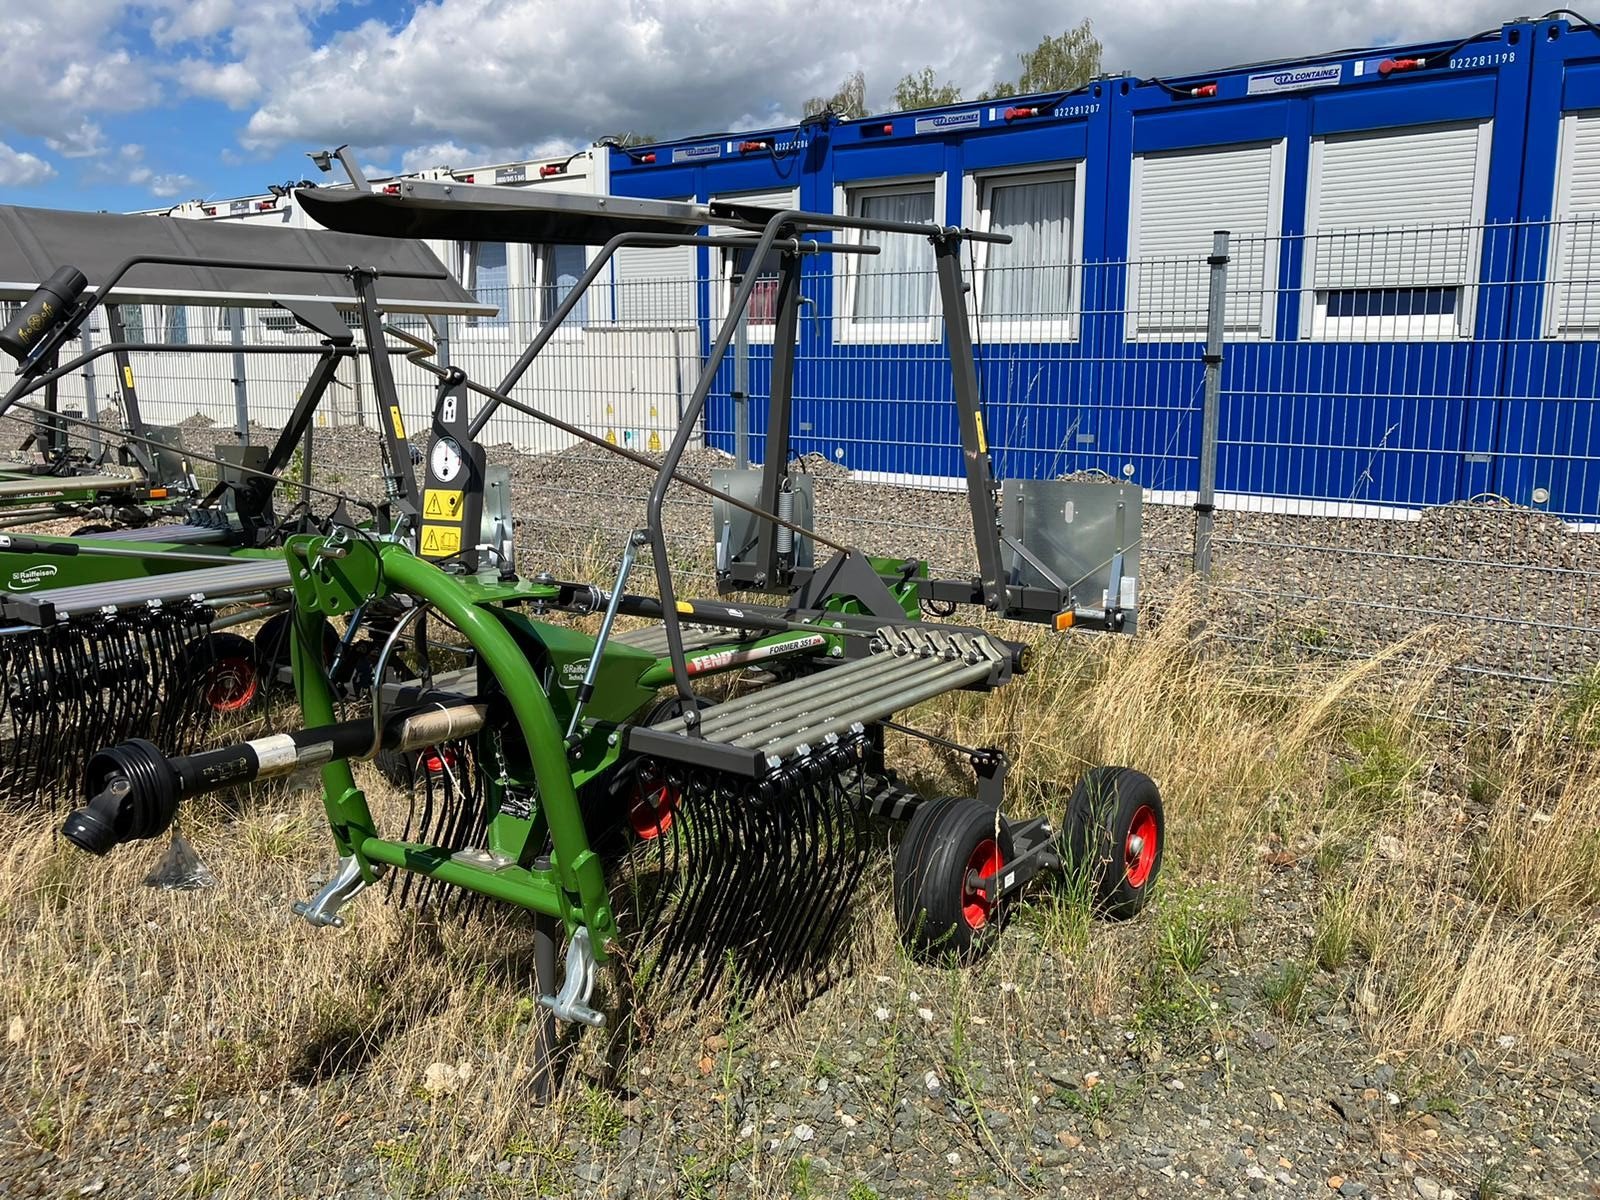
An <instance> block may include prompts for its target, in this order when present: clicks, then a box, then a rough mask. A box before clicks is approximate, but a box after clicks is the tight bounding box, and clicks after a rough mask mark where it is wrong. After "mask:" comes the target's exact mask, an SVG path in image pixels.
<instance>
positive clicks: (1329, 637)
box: [185, 423, 1600, 706]
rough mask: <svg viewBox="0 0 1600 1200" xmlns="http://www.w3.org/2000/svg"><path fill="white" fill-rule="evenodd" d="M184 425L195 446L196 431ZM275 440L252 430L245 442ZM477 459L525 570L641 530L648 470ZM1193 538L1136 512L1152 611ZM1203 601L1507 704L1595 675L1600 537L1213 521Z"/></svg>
mask: <svg viewBox="0 0 1600 1200" xmlns="http://www.w3.org/2000/svg"><path fill="white" fill-rule="evenodd" d="M185 428H186V430H188V432H189V433H190V436H191V438H192V439H197V440H198V439H201V437H202V434H201V431H200V429H199V428H197V427H191V423H186V425H185ZM218 432H219V433H222V434H223V436H224V437H225V436H226V430H218ZM272 436H273V431H271V430H267V429H264V428H253V429H252V438H253V439H259V440H263V441H265V440H268V439H270V438H271V437H272ZM193 445H195V441H191V446H193ZM315 445H316V450H315V454H314V459H315V482H317V483H318V484H319V485H321V486H324V487H329V488H333V489H335V490H339V491H342V492H346V493H348V494H350V495H353V496H357V497H359V498H363V499H368V500H370V499H374V498H376V497H378V496H379V495H380V494H381V467H380V463H381V457H380V443H379V439H378V437H377V436H376V434H375V433H374V432H373V431H371V430H368V429H362V428H354V427H342V428H321V429H318V430H317V431H316V434H315ZM417 445H418V448H419V449H420V448H421V439H418V440H417ZM488 454H489V461H490V462H491V463H494V464H503V465H506V466H508V467H510V469H511V475H512V499H513V506H514V511H515V513H516V516H517V518H518V522H519V527H518V535H519V538H518V540H519V550H520V552H521V553H522V554H523V555H524V556H525V557H524V559H523V561H524V562H525V563H535V562H538V561H540V560H541V559H543V560H545V561H550V560H551V559H552V558H555V559H559V560H562V561H566V562H570V561H571V560H572V559H573V558H574V557H577V558H579V559H582V558H584V557H591V558H593V559H595V560H596V561H597V562H598V563H612V562H614V561H615V559H616V555H617V548H618V547H620V545H621V542H622V540H623V538H624V537H625V536H626V534H627V532H628V531H629V530H630V529H632V528H634V527H635V526H636V525H637V524H639V523H640V521H641V520H642V517H643V513H644V506H645V500H646V497H647V495H648V493H649V489H650V486H651V483H652V482H653V477H652V475H651V474H650V473H649V472H648V471H645V470H643V469H641V468H639V467H637V466H635V465H633V464H630V463H627V462H625V461H623V460H621V459H619V458H617V457H616V456H614V455H610V454H608V453H607V452H605V451H603V450H601V449H599V448H597V447H593V446H586V445H579V446H575V447H573V448H571V449H569V450H566V451H563V452H560V453H556V454H548V455H539V456H534V455H528V454H522V453H519V452H517V451H516V450H514V449H513V448H512V447H510V446H506V445H502V446H493V447H490V448H489V450H488ZM731 465H732V464H731V460H730V459H729V458H728V456H726V455H724V454H721V453H719V452H717V451H714V450H709V449H705V448H691V450H690V451H689V453H688V454H687V455H686V456H685V458H684V460H683V467H682V469H683V473H684V474H686V475H688V476H691V477H693V478H695V479H699V480H709V478H710V474H711V472H712V471H713V470H714V469H717V468H719V467H726V466H731ZM799 469H801V470H804V471H806V472H808V473H809V474H811V475H812V477H813V479H814V481H815V483H814V487H815V494H816V506H817V529H818V532H819V533H821V534H823V535H824V536H827V537H830V538H833V539H835V540H837V541H841V542H846V543H851V544H856V545H860V546H862V547H864V548H866V549H868V550H870V551H872V552H873V553H877V554H889V555H902V556H905V557H919V558H922V557H925V558H927V559H929V560H930V561H931V562H932V563H933V564H934V566H935V568H936V569H938V570H939V571H942V572H946V573H949V574H951V575H954V576H958V577H960V576H966V575H970V574H971V573H973V572H974V571H975V570H976V561H975V557H974V554H973V551H972V540H971V523H970V517H969V515H968V510H967V503H966V498H965V496H964V494H962V493H960V492H949V491H942V490H934V489H926V488H913V487H903V486H893V485H888V484H881V483H868V482H862V481H859V480H855V479H852V478H851V477H850V474H849V472H848V471H846V470H844V469H843V468H840V467H839V466H837V465H836V464H833V463H830V462H828V461H827V460H826V459H825V458H822V457H820V456H811V457H809V458H807V459H805V460H803V461H802V462H801V463H800V464H799ZM709 504H710V502H709V500H708V499H707V498H705V497H704V496H702V495H700V494H698V493H696V492H694V491H692V490H690V489H688V488H685V487H683V486H681V485H679V486H676V487H675V488H674V489H673V491H672V493H670V495H669V499H668V515H667V529H668V535H669V538H670V540H671V541H672V542H673V544H674V545H675V546H678V547H681V548H682V551H683V554H684V562H685V563H689V564H694V565H697V566H698V567H700V569H704V566H705V564H706V563H707V562H708V561H709V547H710V544H711V520H710V511H709ZM1193 539H1194V515H1193V513H1191V512H1190V511H1188V510H1187V509H1184V508H1179V507H1173V506H1158V505H1151V506H1147V508H1146V510H1145V536H1144V542H1143V546H1142V562H1141V571H1142V574H1143V576H1144V578H1143V583H1142V592H1141V595H1142V603H1143V604H1144V606H1145V607H1146V608H1147V609H1148V610H1150V611H1152V612H1159V610H1160V608H1161V606H1162V604H1163V602H1164V601H1165V600H1166V599H1167V598H1168V597H1170V596H1171V595H1172V594H1173V592H1174V591H1175V590H1176V589H1178V588H1180V587H1183V586H1186V585H1187V584H1188V582H1189V580H1190V570H1191V563H1192V557H1193ZM1207 603H1208V619H1209V620H1210V621H1211V623H1212V626H1213V628H1217V629H1220V631H1222V632H1223V633H1224V634H1226V635H1228V636H1232V637H1235V638H1237V639H1238V640H1239V641H1240V642H1241V643H1245V644H1255V645H1266V646H1270V647H1271V648H1273V649H1274V650H1275V651H1278V652H1286V653H1290V654H1302V653H1318V654H1339V655H1350V656H1359V655H1362V654H1365V653H1370V652H1372V651H1373V650H1376V649H1379V648H1381V647H1385V646H1388V645H1391V644H1393V643H1394V642H1395V641H1397V640H1400V639H1403V638H1406V637H1410V636H1412V635H1414V634H1417V633H1418V632H1419V631H1420V630H1423V629H1424V628H1428V627H1437V628H1436V629H1434V632H1433V633H1431V634H1430V635H1428V636H1429V640H1430V642H1431V644H1433V645H1434V646H1436V647H1448V650H1449V653H1451V654H1452V655H1454V656H1456V657H1457V658H1458V659H1459V660H1460V665H1461V668H1462V670H1460V671H1457V672H1456V673H1455V675H1454V676H1453V679H1454V686H1455V688H1456V692H1457V693H1459V694H1457V695H1455V696H1453V698H1452V699H1451V700H1450V701H1449V703H1450V705H1452V706H1459V705H1460V704H1462V703H1465V702H1466V699H1467V693H1468V692H1475V691H1483V690H1484V689H1482V688H1481V686H1480V687H1477V688H1474V687H1472V686H1469V685H1471V684H1473V683H1474V682H1476V683H1478V684H1481V682H1482V681H1483V680H1484V679H1485V678H1488V679H1492V680H1495V683H1494V684H1493V686H1492V687H1491V688H1490V689H1488V691H1489V692H1491V693H1492V694H1493V697H1494V698H1495V699H1496V700H1497V701H1504V700H1506V699H1507V698H1508V697H1515V698H1517V700H1518V701H1519V702H1520V700H1522V699H1525V698H1527V697H1529V696H1532V695H1535V694H1538V692H1539V691H1540V689H1541V687H1542V686H1543V685H1546V684H1548V683H1549V682H1551V681H1570V680H1573V679H1575V678H1578V677H1580V676H1582V675H1584V674H1586V673H1588V672H1590V671H1592V670H1594V669H1595V668H1596V665H1597V664H1600V538H1596V537H1595V536H1593V535H1590V534H1586V533H1577V532H1574V531H1573V530H1572V529H1570V528H1569V527H1568V526H1566V525H1564V524H1563V523H1562V522H1561V521H1559V520H1557V519H1555V518H1553V517H1550V516H1547V515H1545V514H1541V513H1536V512H1532V511H1529V510H1526V509H1519V508H1515V507H1512V506H1509V505H1505V504H1499V503H1494V504H1472V505H1466V504H1463V505H1452V506H1448V507H1443V508H1436V509H1430V510H1427V511H1426V512H1424V513H1422V514H1421V516H1420V518H1419V519H1416V520H1398V521H1397V520H1371V519H1355V518H1340V517H1306V516H1295V515H1284V514H1273V513H1259V512H1232V511H1219V512H1218V513H1217V514H1216V524H1215V533H1214V540H1213V576H1212V587H1211V589H1210V591H1209V595H1208V600H1207ZM1463 689H1465V690H1464V691H1463Z"/></svg>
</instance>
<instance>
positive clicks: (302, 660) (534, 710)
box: [287, 538, 617, 961]
mask: <svg viewBox="0 0 1600 1200" xmlns="http://www.w3.org/2000/svg"><path fill="white" fill-rule="evenodd" d="M323 542H324V539H322V538H306V539H294V540H293V541H292V542H291V544H290V546H289V547H288V550H287V553H288V555H289V562H290V568H291V573H292V574H293V575H294V577H295V593H296V608H295V633H296V636H295V640H294V644H293V646H292V647H291V663H292V667H293V671H294V679H295V690H296V693H297V694H298V696H299V699H300V706H301V710H302V712H303V714H304V716H305V719H306V720H307V722H308V723H309V724H312V725H317V724H323V723H328V722H331V721H332V720H334V719H335V717H334V711H333V710H334V696H333V690H332V686H331V684H330V683H329V680H328V675H327V667H326V665H325V664H324V663H323V661H322V656H321V653H320V647H321V645H322V640H321V638H322V627H323V624H324V622H325V620H326V615H327V614H330V613H335V612H345V611H349V609H350V608H351V607H353V606H354V605H353V603H351V601H354V600H356V599H358V598H359V597H361V596H362V595H363V594H371V593H372V592H373V591H376V590H379V588H380V587H381V590H382V591H385V592H401V593H404V594H406V595H409V596H411V597H413V598H414V599H416V600H418V601H421V602H423V603H427V604H430V605H432V606H433V608H434V610H435V611H436V612H438V614H439V615H440V616H441V617H443V618H444V619H445V620H447V621H449V622H450V623H451V624H452V625H454V626H455V627H456V629H458V630H459V631H460V632H461V633H462V635H463V636H465V637H466V639H467V641H468V642H469V643H470V644H471V645H472V648H473V649H474V650H475V651H476V652H477V655H478V660H479V662H480V664H481V665H482V666H483V667H484V668H486V669H487V670H488V671H489V672H490V673H491V674H493V676H494V678H495V681H496V682H497V683H498V684H499V686H500V689H501V691H502V693H503V694H504V697H505V700H506V703H507V704H508V706H509V707H510V709H511V713H512V715H513V717H514V718H515V719H516V722H517V725H518V727H519V728H520V730H521V732H522V736H523V740H524V741H525V743H526V745H527V750H528V758H529V763H530V766H531V767H532V770H533V776H534V783H535V785H536V787H537V789H538V797H539V799H538V804H539V809H540V814H541V815H542V817H543V821H542V822H540V821H534V822H533V823H532V825H531V830H532V831H534V833H535V835H537V832H538V831H540V830H541V829H542V828H544V827H546V826H547V827H548V829H549V835H550V843H551V854H550V868H549V870H542V869H538V868H529V867H526V866H522V865H517V866H508V867H502V868H500V869H498V870H496V869H494V868H493V867H487V866H477V865H475V864H471V863H465V862H460V861H457V860H454V859H450V858H447V857H442V856H441V855H440V854H439V853H438V849H439V848H437V847H422V846H416V845H409V844H406V843H402V842H393V841H388V840H386V839H384V838H382V837H380V836H379V835H378V831H377V828H376V824H375V822H374V820H373V817H372V813H371V810H370V809H369V808H368V806H367V801H366V797H365V796H364V795H363V794H362V792H361V790H360V788H358V787H357V786H356V783H355V778H354V775H353V774H352V772H351V769H350V764H349V763H348V762H345V761H339V762H331V763H328V764H326V765H325V766H324V767H323V768H322V783H323V801H324V805H325V807H326V808H327V812H328V821H329V824H330V825H331V826H332V827H333V834H334V838H335V840H336V842H337V843H338V846H339V852H340V853H341V854H345V855H353V856H354V857H355V859H356V861H357V862H358V863H359V864H360V867H361V871H362V875H363V877H364V878H366V879H368V880H369V881H370V880H371V879H373V878H376V874H377V872H376V871H375V870H374V864H388V865H392V866H397V867H402V868H404V869H407V870H412V871H416V872H417V873H419V874H423V875H427V876H431V877H433V878H437V879H440V880H442V881H444V882H448V883H452V884H456V885H458V886H460V887H464V888H468V889H469V890H471V891H475V892H479V893H481V894H483V895H486V896H492V897H494V898H496V899H501V900H507V901H510V902H512V903H515V904H519V905H521V906H523V907H525V908H530V909H533V910H535V911H537V912H542V913H547V914H549V915H551V916H557V917H560V918H561V919H562V920H563V921H564V922H565V923H566V925H567V928H568V931H569V932H571V931H572V930H574V929H576V928H577V927H578V926H579V925H584V926H586V927H587V928H588V930H589V937H590V943H591V945H592V946H593V948H594V951H595V957H596V958H597V959H599V960H601V961H603V960H604V959H605V958H606V957H607V951H608V948H609V947H610V944H611V943H612V941H613V940H614V939H615V937H616V934H617V928H616V920H615V917H614V914H613V913H612V909H611V901H610V894H609V892H608V890H607V887H606V879H605V868H604V864H603V863H602V862H601V860H600V858H599V856H598V855H596V854H595V853H594V851H593V849H592V848H591V847H590V845H589V835H588V830H587V829H586V828H585V826H584V823H583V817H582V814H581V812H580V811H579V808H578V797H577V791H576V788H575V787H574V784H573V778H572V771H571V768H570V767H569V765H568V762H567V753H566V748H565V745H564V744H563V740H562V734H561V729H560V726H559V725H558V723H557V721H556V717H555V713H554V711H553V710H552V708H551V705H550V699H549V697H548V696H546V695H545V693H544V690H543V689H542V688H541V687H540V686H539V683H538V681H537V679H536V678H535V676H534V673H533V671H532V670H531V669H530V668H529V664H528V659H527V656H526V655H525V654H524V653H523V652H522V650H521V648H520V647H519V646H518V644H517V642H516V640H515V638H513V637H512V635H511V633H510V631H509V630H508V629H507V628H506V627H505V625H504V624H503V623H502V622H501V621H500V619H499V618H498V617H497V616H496V615H495V613H494V612H493V611H492V610H491V609H489V608H486V607H485V606H483V605H481V604H479V603H478V602H477V601H476V600H475V599H474V596H473V594H472V592H471V591H469V590H468V589H467V588H466V587H464V586H463V585H462V583H461V582H460V581H459V580H457V579H456V578H455V577H453V576H451V575H448V574H446V573H445V572H444V571H442V570H440V569H439V568H438V567H436V566H434V565H433V564H431V563H428V562H425V561H424V560H422V559H420V558H418V557H416V556H415V555H413V554H412V553H411V552H410V551H409V550H408V549H406V548H405V547H403V546H400V545H397V544H394V543H385V544H383V545H381V546H379V547H377V548H376V554H377V561H376V562H372V563H371V564H370V567H369V566H368V564H367V563H365V562H363V561H362V560H364V559H371V557H372V550H371V549H368V548H367V546H365V545H362V544H361V543H354V544H350V545H349V548H348V551H347V553H346V556H344V557H341V558H340V559H338V560H333V565H332V567H331V568H330V569H325V568H324V565H323V562H322V561H321V560H319V556H318V551H319V549H320V548H321V546H322V544H323ZM369 570H370V572H371V579H370V584H369V585H368V586H365V587H363V586H362V584H363V582H366V581H365V580H364V579H363V578H362V577H364V576H366V575H367V573H368V571H369ZM312 647H316V648H318V650H317V651H316V652H312V651H311V650H310V649H309V648H312ZM521 849H522V853H521V854H520V855H519V857H518V862H519V864H520V863H527V862H529V861H531V860H532V859H533V857H534V856H536V855H538V854H539V852H540V851H542V850H543V846H542V845H540V846H533V847H529V846H526V845H525V846H523V847H522V848H521Z"/></svg>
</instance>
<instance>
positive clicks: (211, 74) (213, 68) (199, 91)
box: [177, 59, 261, 108]
mask: <svg viewBox="0 0 1600 1200" xmlns="http://www.w3.org/2000/svg"><path fill="white" fill-rule="evenodd" d="M177 76H178V78H179V79H180V80H181V81H182V85H183V88H184V90H185V91H187V92H190V93H191V94H193V95H196V96H204V97H206V98H207V99H211V100H220V101H222V102H223V103H224V104H226V105H227V106H228V107H229V108H245V107H247V106H248V105H249V104H250V102H251V101H253V100H255V99H256V98H257V97H258V96H260V94H261V83H260V81H259V80H258V79H257V78H256V76H255V72H253V71H252V70H251V69H250V68H249V67H247V66H246V65H245V64H244V63H242V62H229V63H212V62H206V61H204V60H202V59H185V60H184V61H183V62H181V63H179V64H178V70H177Z"/></svg>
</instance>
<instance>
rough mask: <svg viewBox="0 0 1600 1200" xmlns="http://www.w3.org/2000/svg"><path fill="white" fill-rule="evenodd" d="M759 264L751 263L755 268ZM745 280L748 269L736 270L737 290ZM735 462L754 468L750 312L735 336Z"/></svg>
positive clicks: (739, 465) (745, 469) (735, 283)
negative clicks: (751, 441)
mask: <svg viewBox="0 0 1600 1200" xmlns="http://www.w3.org/2000/svg"><path fill="white" fill-rule="evenodd" d="M754 267H755V264H754V263H752V264H751V269H752V270H753V269H754ZM743 282H744V272H743V271H739V270H737V269H736V270H735V274H734V276H733V290H734V291H735V292H737V291H738V290H739V285H740V284H741V283H743ZM732 400H733V465H734V466H736V467H738V468H739V470H741V471H747V470H749V469H750V311H749V309H748V308H746V309H745V311H744V312H743V313H741V314H739V325H738V328H737V329H736V330H735V331H734V335H733V396H732Z"/></svg>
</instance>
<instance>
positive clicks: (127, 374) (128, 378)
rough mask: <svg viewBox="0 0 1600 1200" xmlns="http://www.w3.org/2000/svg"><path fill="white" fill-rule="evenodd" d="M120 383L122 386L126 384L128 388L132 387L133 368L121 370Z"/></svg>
mask: <svg viewBox="0 0 1600 1200" xmlns="http://www.w3.org/2000/svg"><path fill="white" fill-rule="evenodd" d="M122 382H123V383H124V384H126V385H127V386H128V387H130V388H131V387H132V386H133V368H132V367H123V368H122Z"/></svg>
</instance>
